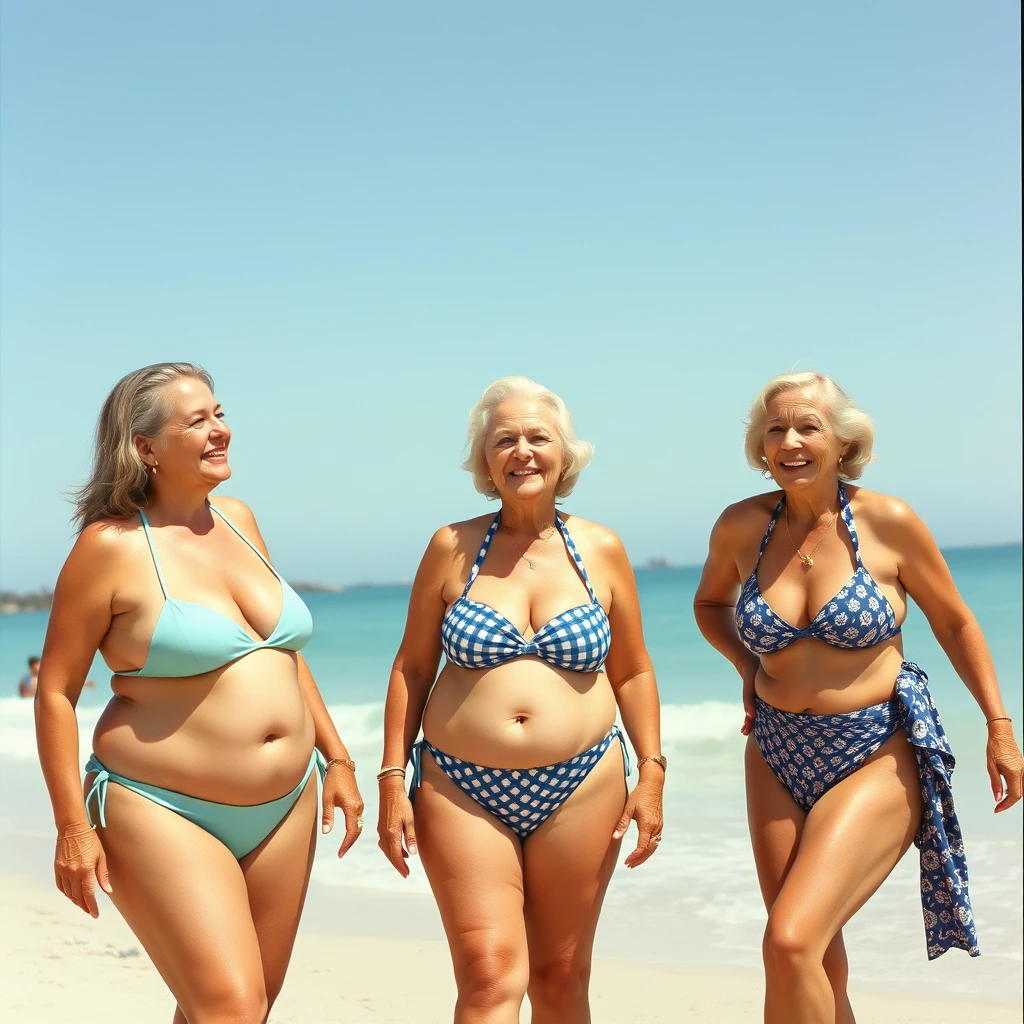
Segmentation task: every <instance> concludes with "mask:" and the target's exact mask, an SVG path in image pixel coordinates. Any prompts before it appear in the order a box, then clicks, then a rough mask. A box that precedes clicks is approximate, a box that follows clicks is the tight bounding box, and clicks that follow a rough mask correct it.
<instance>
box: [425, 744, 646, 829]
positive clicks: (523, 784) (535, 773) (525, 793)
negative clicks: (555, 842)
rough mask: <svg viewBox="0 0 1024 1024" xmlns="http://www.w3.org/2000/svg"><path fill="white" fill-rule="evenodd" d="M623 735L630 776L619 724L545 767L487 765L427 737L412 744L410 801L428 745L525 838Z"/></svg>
mask: <svg viewBox="0 0 1024 1024" xmlns="http://www.w3.org/2000/svg"><path fill="white" fill-rule="evenodd" d="M616 739H618V741H619V743H620V744H622V759H623V762H624V765H625V769H626V775H629V754H628V753H627V752H626V741H625V739H624V738H623V736H622V731H621V730H620V729H619V727H618V726H617V725H613V726H612V727H611V729H610V730H609V732H608V735H607V736H605V738H604V739H603V740H601V742H600V743H597V744H595V745H594V746H592V747H591V748H590V749H589V750H584V751H583V753H582V754H577V755H576V756H575V757H570V758H569V760H568V761H562V762H560V763H559V764H549V765H545V766H544V767H543V768H487V767H484V766H483V765H480V764H473V763H472V762H471V761H463V760H462V759H461V758H458V757H453V756H452V755H451V754H446V753H445V752H444V751H443V750H438V749H437V747H435V746H434V745H433V744H432V743H428V742H427V741H426V740H421V741H420V742H419V743H417V744H416V745H415V746H414V747H413V748H412V765H413V777H412V785H411V786H410V787H409V799H410V800H411V799H413V795H414V794H415V792H416V789H417V788H418V787H419V784H420V780H421V778H422V776H423V749H424V748H426V749H427V750H428V751H430V756H431V757H433V759H434V760H435V761H436V762H437V766H438V768H440V769H441V771H443V772H444V773H445V775H447V776H448V778H449V779H451V780H452V782H454V783H455V785H456V786H458V787H459V788H460V789H462V790H465V791H466V792H467V793H468V794H469V795H470V796H471V797H472V798H473V799H474V800H475V801H476V802H477V803H478V804H480V806H481V807H483V808H484V809H485V810H487V811H490V812H491V814H493V815H494V816H495V817H496V818H497V819H498V820H499V821H500V822H501V823H502V824H503V825H507V826H508V827H509V828H510V829H511V830H512V831H513V832H515V834H516V835H517V836H519V838H520V839H525V838H526V837H527V836H528V835H529V834H530V833H531V832H533V831H534V829H536V828H539V827H540V826H541V825H543V824H544V822H545V821H547V820H548V818H550V817H551V815H552V814H554V813H555V811H557V810H558V808H559V807H561V806H562V804H564V803H565V801H566V800H568V799H569V797H570V796H572V794H573V793H574V792H575V791H576V790H577V788H579V785H580V783H582V782H583V780H584V779H585V778H586V777H587V776H588V775H589V774H590V773H591V771H593V769H594V767H595V765H596V764H597V762H598V761H600V760H601V758H602V757H603V756H604V754H605V752H606V751H607V750H608V748H609V747H610V746H611V745H612V743H613V742H614V741H615V740H616Z"/></svg>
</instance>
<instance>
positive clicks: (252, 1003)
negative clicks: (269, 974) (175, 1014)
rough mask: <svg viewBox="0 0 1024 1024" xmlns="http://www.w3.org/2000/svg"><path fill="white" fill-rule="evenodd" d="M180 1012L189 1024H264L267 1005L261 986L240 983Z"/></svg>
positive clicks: (209, 993)
mask: <svg viewBox="0 0 1024 1024" xmlns="http://www.w3.org/2000/svg"><path fill="white" fill-rule="evenodd" d="M181 1009H182V1012H183V1013H184V1014H185V1017H186V1019H187V1020H188V1022H189V1024H264V1022H265V1021H266V1019H267V1015H268V1014H269V1013H270V1003H269V1001H268V999H267V993H266V990H265V989H264V987H263V985H262V984H257V983H255V982H249V983H246V982H245V981H244V980H242V979H239V980H238V981H236V982H233V983H229V984H225V985H223V986H221V987H219V988H218V989H217V990H216V991H213V992H207V993H205V994H204V995H203V996H202V997H201V998H199V999H197V1000H196V1002H195V1004H194V1005H192V1006H187V1005H186V1006H182V1007H181Z"/></svg>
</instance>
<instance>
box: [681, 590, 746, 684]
mask: <svg viewBox="0 0 1024 1024" xmlns="http://www.w3.org/2000/svg"><path fill="white" fill-rule="evenodd" d="M693 617H694V619H696V621H697V628H698V629H699V630H700V631H701V635H702V636H703V637H704V639H705V640H707V642H708V643H709V644H711V646H712V647H714V649H715V650H716V651H718V653H719V654H721V655H722V657H723V658H726V659H727V660H728V661H729V663H730V664H731V665H732V666H733V667H734V668H735V669H736V671H737V672H740V673H741V674H742V670H743V667H744V666H745V665H747V664H749V663H751V662H756V661H757V658H756V657H755V656H754V655H753V654H751V653H750V651H748V650H747V649H746V647H744V646H743V641H742V640H740V635H739V633H738V632H737V630H736V620H735V618H734V609H732V608H726V607H725V606H724V605H716V604H696V603H695V604H694V606H693Z"/></svg>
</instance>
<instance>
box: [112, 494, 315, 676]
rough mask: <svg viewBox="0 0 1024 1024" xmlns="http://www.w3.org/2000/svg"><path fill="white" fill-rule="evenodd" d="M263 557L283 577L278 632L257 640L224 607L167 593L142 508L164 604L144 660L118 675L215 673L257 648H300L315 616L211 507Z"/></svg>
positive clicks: (144, 524)
mask: <svg viewBox="0 0 1024 1024" xmlns="http://www.w3.org/2000/svg"><path fill="white" fill-rule="evenodd" d="M210 508H211V509H213V511H214V512H216V513H217V515H219V516H220V517H221V519H223V520H224V522H225V523H227V524H228V526H230V527H231V529H232V530H234V531H235V533H237V534H238V536H239V537H241V538H242V540H244V541H245V543H246V544H248V545H249V547H251V548H252V549H253V551H255V552H256V554H257V555H259V556H260V560H261V561H262V562H263V564H264V565H266V567H267V568H268V569H269V570H270V571H271V572H272V573H273V574H274V575H275V576H277V578H278V579H279V580H280V581H281V615H280V617H279V618H278V620H277V625H276V626H275V627H274V631H273V632H272V633H271V634H270V636H268V637H267V639H266V640H256V639H253V637H251V636H250V635H249V634H248V633H247V632H246V631H245V629H244V628H243V627H242V626H241V625H240V624H239V623H237V622H235V620H234V619H232V618H229V617H228V616H227V615H225V614H224V613H223V612H218V611H216V610H215V609H213V608H208V607H207V606H206V605H204V604H197V603H196V602H195V601H179V600H178V599H177V598H174V597H171V596H170V595H169V594H168V593H167V584H166V583H164V574H163V573H162V572H161V571H160V560H159V559H158V558H157V557H156V548H155V547H154V546H153V535H152V534H151V533H150V531H149V520H147V519H146V513H145V512H142V511H140V512H139V515H140V516H141V517H142V528H143V529H144V530H145V531H146V540H147V541H148V542H149V550H150V554H152V556H153V565H154V566H155V567H156V575H157V578H158V579H159V580H160V589H161V590H162V591H163V593H164V606H163V608H161V609H160V615H159V617H158V618H157V620H156V628H155V629H154V630H153V638H152V639H151V640H150V642H149V653H148V654H147V655H146V663H145V664H144V665H143V666H142V668H140V669H137V670H136V671H134V672H118V673H117V675H119V676H155V677H160V678H167V679H170V678H184V677H185V676H199V675H202V674H203V673H204V672H212V671H213V670H214V669H217V668H222V667H223V666H224V665H227V664H229V663H230V662H232V661H236V660H237V659H239V658H244V657H245V656H246V655H247V654H251V653H252V652H253V651H258V650H261V649H262V648H264V647H273V648H280V649H283V650H286V651H298V650H301V649H302V648H303V647H304V646H305V644H306V641H307V640H308V639H309V638H310V636H311V635H312V633H313V617H312V616H311V615H310V614H309V609H308V608H307V607H306V606H305V604H304V603H303V601H302V598H301V597H299V595H298V594H296V593H295V591H294V590H292V588H291V587H289V586H288V584H287V583H286V582H285V581H284V580H283V579H281V577H280V575H278V572H277V570H276V569H275V568H274V567H273V566H272V565H271V564H270V563H269V562H268V561H267V560H266V559H265V558H264V557H263V555H262V553H261V552H260V551H259V549H258V548H256V546H255V545H254V544H253V543H252V542H251V541H250V540H249V538H248V537H246V536H245V534H244V533H242V531H241V530H239V529H238V527H237V526H235V524H234V523H233V522H231V520H230V519H228V517H227V516H226V515H224V513H223V512H221V511H220V509H218V508H216V507H215V506H214V505H211V506H210Z"/></svg>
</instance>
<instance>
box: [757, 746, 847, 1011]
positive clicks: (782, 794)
mask: <svg viewBox="0 0 1024 1024" xmlns="http://www.w3.org/2000/svg"><path fill="white" fill-rule="evenodd" d="M745 762H746V764H745V767H746V779H747V823H748V825H749V827H750V842H751V845H752V847H753V850H754V862H755V864H756V866H757V880H758V883H759V884H760V887H761V896H762V898H763V899H764V905H765V908H766V909H767V910H768V911H769V913H770V912H771V909H772V906H773V904H774V903H775V900H776V898H777V897H778V895H779V893H780V892H781V891H782V885H783V883H784V882H785V880H786V876H787V875H788V874H789V869H790V868H791V867H792V865H793V861H794V860H795V859H796V854H797V849H798V846H799V843H800V837H801V835H802V834H803V829H804V821H805V819H806V817H807V813H806V812H805V811H804V810H803V808H801V807H800V806H799V805H798V804H797V802H796V801H795V800H794V799H793V798H792V797H791V796H790V795H789V790H787V789H786V787H785V786H783V785H782V783H781V782H779V780H778V779H777V778H776V777H775V775H774V774H773V772H772V770H771V769H770V768H769V767H768V765H767V764H765V761H764V758H763V757H762V756H761V752H760V751H759V750H758V749H757V744H756V743H755V742H754V737H753V736H751V737H749V738H748V740H747V748H746V753H745ZM822 966H823V967H824V969H825V974H826V976H827V977H828V981H829V985H830V986H831V988H832V997H833V1001H834V1003H835V1020H836V1024H855V1021H854V1016H853V1007H852V1006H851V1005H850V997H849V995H848V994H847V991H846V985H847V981H848V979H849V973H850V972H849V965H848V963H847V959H846V947H845V946H844V945H843V933H842V931H839V932H837V933H836V936H835V938H834V939H833V940H832V941H831V942H830V943H829V945H828V949H826V950H825V955H824V957H823V958H822ZM766 981H767V979H766ZM766 998H767V993H766Z"/></svg>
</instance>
